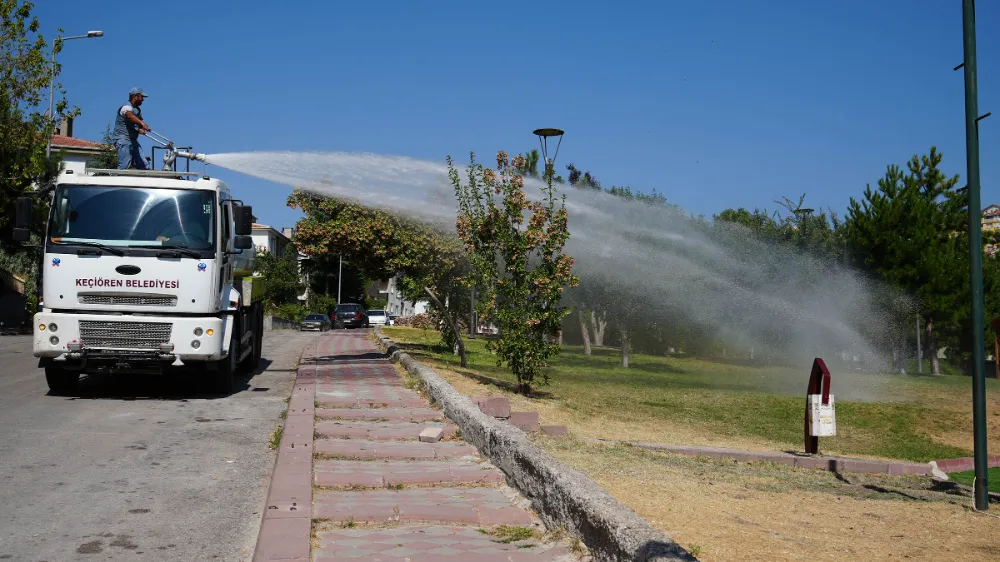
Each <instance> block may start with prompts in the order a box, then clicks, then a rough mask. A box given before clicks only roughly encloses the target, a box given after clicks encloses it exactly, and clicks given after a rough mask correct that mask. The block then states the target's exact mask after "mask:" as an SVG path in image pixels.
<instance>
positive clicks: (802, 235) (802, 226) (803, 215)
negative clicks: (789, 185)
mask: <svg viewBox="0 0 1000 562" xmlns="http://www.w3.org/2000/svg"><path fill="white" fill-rule="evenodd" d="M814 210H815V209H808V208H806V209H803V208H801V207H800V208H798V209H795V210H794V211H792V212H793V213H795V216H797V217H798V218H799V240H800V242H799V245H801V246H805V245H806V226H807V225H808V224H809V223H808V222H807V221H808V220H809V217H810V216H812V214H813V211H814Z"/></svg>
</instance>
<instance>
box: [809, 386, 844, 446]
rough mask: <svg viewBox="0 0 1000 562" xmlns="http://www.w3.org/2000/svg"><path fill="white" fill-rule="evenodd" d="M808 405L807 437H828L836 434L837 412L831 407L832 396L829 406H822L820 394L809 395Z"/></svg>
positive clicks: (831, 396)
mask: <svg viewBox="0 0 1000 562" xmlns="http://www.w3.org/2000/svg"><path fill="white" fill-rule="evenodd" d="M807 400H808V404H809V435H811V436H813V437H830V436H833V435H836V434H837V411H836V408H834V406H833V395H832V394H831V395H830V400H829V402H830V403H829V404H823V395H822V394H810V395H809V397H808V399H807Z"/></svg>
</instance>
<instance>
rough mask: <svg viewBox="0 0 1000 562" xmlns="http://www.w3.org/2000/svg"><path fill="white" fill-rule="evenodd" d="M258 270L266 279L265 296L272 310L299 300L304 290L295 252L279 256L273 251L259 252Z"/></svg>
mask: <svg viewBox="0 0 1000 562" xmlns="http://www.w3.org/2000/svg"><path fill="white" fill-rule="evenodd" d="M256 270H257V272H258V273H259V274H260V276H261V277H263V278H264V279H265V281H266V282H265V283H264V298H265V300H266V301H267V304H268V306H269V308H271V309H272V310H274V309H276V308H277V307H279V306H282V305H286V304H292V303H295V302H297V300H298V296H299V293H300V292H301V291H302V278H301V276H300V274H299V263H298V260H297V259H296V258H295V254H294V252H291V251H287V252H285V254H284V255H281V256H278V255H276V254H272V253H271V252H267V251H261V252H258V253H257V263H256Z"/></svg>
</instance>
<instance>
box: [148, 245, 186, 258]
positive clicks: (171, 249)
mask: <svg viewBox="0 0 1000 562" xmlns="http://www.w3.org/2000/svg"><path fill="white" fill-rule="evenodd" d="M133 248H155V249H157V250H163V251H162V252H156V257H158V258H170V257H179V255H184V256H189V257H192V258H200V257H201V252H199V251H197V250H192V249H191V248H185V247H184V246H154V245H148V246H133Z"/></svg>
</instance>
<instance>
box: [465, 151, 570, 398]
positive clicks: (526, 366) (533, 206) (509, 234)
mask: <svg viewBox="0 0 1000 562" xmlns="http://www.w3.org/2000/svg"><path fill="white" fill-rule="evenodd" d="M523 167H524V157H522V156H516V157H514V159H513V161H511V160H510V158H509V157H508V156H507V154H506V153H505V152H503V151H500V152H498V153H497V168H496V170H493V169H488V168H484V167H483V166H482V165H481V164H477V163H476V159H475V154H470V164H469V166H468V170H467V172H468V182H467V183H464V184H463V182H462V181H461V179H460V178H459V174H458V170H457V169H456V168H455V166H454V165H453V164H452V159H451V157H450V156H449V157H448V176H449V178H450V179H451V183H452V185H453V186H454V188H455V195H456V197H457V199H458V209H459V210H458V218H457V220H456V228H457V230H458V236H459V238H460V239H461V240H462V242H463V243H464V244H465V249H466V250H467V252H468V254H469V260H470V263H471V270H472V271H471V273H470V275H469V276H468V280H469V283H470V284H472V285H475V286H476V287H479V288H480V291H481V294H482V298H480V299H479V300H478V302H477V303H476V305H477V312H478V313H479V314H480V317H481V318H483V319H484V320H485V319H487V318H493V319H495V321H496V322H497V324H498V326H499V329H500V336H499V338H498V339H496V340H490V341H488V342H487V344H486V345H487V349H489V350H490V351H495V352H496V356H497V365H498V366H500V365H503V364H504V363H506V364H507V366H508V368H510V370H511V372H512V373H513V374H514V376H515V377H517V380H518V383H519V385H520V390H521V392H522V393H524V394H526V395H527V394H529V393H530V392H531V385H532V383H533V382H534V381H535V380H536V378H537V377H538V376H539V375H541V376H542V380H543V383H544V382H548V374H547V373H546V372H545V371H544V367H545V366H546V365H547V361H548V359H549V358H550V357H552V356H554V355H555V354H557V353H558V352H559V346H558V345H557V344H555V343H552V339H553V338H554V337H555V336H556V335H557V333H558V331H559V330H560V327H561V324H562V319H563V318H564V317H565V316H566V314H567V313H568V310H567V308H566V307H564V306H560V305H559V300H560V298H561V297H562V293H563V290H564V289H565V288H566V287H571V286H575V285H576V284H577V283H578V279H577V278H576V276H575V275H573V273H572V268H573V259H572V258H571V257H569V256H568V255H566V254H565V253H564V252H563V246H564V245H565V244H566V241H567V239H568V238H569V230H568V229H567V224H568V213H567V212H566V205H565V196H563V198H562V199H561V202H560V204H559V205H558V206H557V205H556V191H555V188H554V187H553V181H554V178H553V175H554V174H553V171H552V169H551V167H550V166H547V167H546V170H545V180H546V184H545V188H543V189H542V200H541V201H529V200H528V197H527V195H526V194H525V191H524V178H523V176H521V175H520V174H519V173H518V171H519V170H520V169H523ZM526 212H528V213H530V216H529V218H528V221H527V224H525V213H526Z"/></svg>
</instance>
